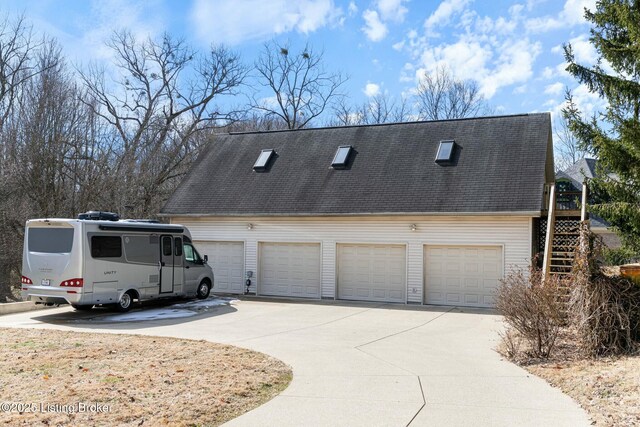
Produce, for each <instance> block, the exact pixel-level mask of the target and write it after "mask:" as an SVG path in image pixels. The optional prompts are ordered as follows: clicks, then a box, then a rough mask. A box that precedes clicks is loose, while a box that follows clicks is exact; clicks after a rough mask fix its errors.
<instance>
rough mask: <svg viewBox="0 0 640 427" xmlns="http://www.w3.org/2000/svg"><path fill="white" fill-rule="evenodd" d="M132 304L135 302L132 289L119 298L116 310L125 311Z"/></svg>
mask: <svg viewBox="0 0 640 427" xmlns="http://www.w3.org/2000/svg"><path fill="white" fill-rule="evenodd" d="M131 304H133V295H132V294H131V291H127V292H125V293H123V294H122V296H121V297H120V299H119V300H118V302H117V304H116V310H118V311H120V312H122V313H124V312H126V311H129V310H130V309H131Z"/></svg>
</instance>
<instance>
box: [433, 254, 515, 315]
mask: <svg viewBox="0 0 640 427" xmlns="http://www.w3.org/2000/svg"><path fill="white" fill-rule="evenodd" d="M424 257H425V265H424V276H425V280H424V283H425V285H424V286H425V303H427V304H441V305H456V306H470V307H493V305H494V297H495V290H496V288H497V286H498V283H499V281H500V279H501V278H502V276H503V272H502V264H503V263H502V247H501V246H425V250H424Z"/></svg>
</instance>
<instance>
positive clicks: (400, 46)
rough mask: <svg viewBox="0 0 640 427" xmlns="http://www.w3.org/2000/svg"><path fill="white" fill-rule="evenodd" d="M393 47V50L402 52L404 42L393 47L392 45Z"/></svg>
mask: <svg viewBox="0 0 640 427" xmlns="http://www.w3.org/2000/svg"><path fill="white" fill-rule="evenodd" d="M391 47H392V48H393V50H397V51H401V50H402V48H403V47H404V40H401V41H399V42H398V43H394V44H393V45H391Z"/></svg>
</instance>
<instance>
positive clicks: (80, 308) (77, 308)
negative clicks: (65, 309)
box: [71, 304, 93, 311]
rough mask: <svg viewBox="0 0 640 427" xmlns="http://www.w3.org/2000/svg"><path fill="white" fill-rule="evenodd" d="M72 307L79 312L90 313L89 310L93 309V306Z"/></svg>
mask: <svg viewBox="0 0 640 427" xmlns="http://www.w3.org/2000/svg"><path fill="white" fill-rule="evenodd" d="M71 307H73V309H74V310H78V311H88V310H91V309H92V308H93V305H77V304H71Z"/></svg>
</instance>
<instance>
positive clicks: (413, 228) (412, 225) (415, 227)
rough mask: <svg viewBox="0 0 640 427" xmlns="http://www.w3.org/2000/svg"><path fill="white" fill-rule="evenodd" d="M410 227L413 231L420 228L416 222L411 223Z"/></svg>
mask: <svg viewBox="0 0 640 427" xmlns="http://www.w3.org/2000/svg"><path fill="white" fill-rule="evenodd" d="M409 228H410V229H411V231H416V230H417V229H418V226H417V225H415V224H411V225H410V226H409Z"/></svg>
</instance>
